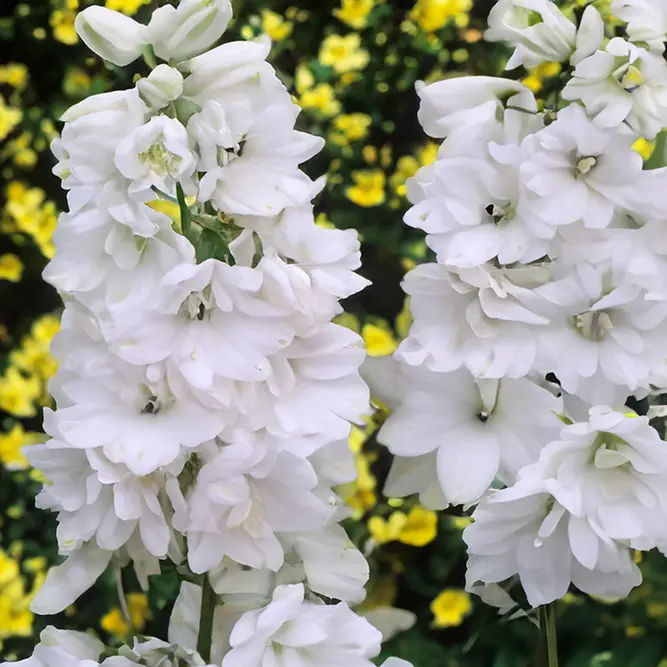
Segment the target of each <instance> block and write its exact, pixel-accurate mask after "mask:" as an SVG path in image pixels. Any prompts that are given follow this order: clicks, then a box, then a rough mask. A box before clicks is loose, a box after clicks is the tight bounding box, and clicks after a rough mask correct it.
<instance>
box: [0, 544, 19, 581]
mask: <svg viewBox="0 0 667 667" xmlns="http://www.w3.org/2000/svg"><path fill="white" fill-rule="evenodd" d="M19 572H20V569H19V564H18V562H17V561H16V560H14V559H13V558H12V557H11V556H9V555H8V554H7V553H6V552H5V551H3V550H2V549H0V587H2V586H5V585H6V584H8V583H9V582H11V581H14V579H16V578H17V577H18V576H19Z"/></svg>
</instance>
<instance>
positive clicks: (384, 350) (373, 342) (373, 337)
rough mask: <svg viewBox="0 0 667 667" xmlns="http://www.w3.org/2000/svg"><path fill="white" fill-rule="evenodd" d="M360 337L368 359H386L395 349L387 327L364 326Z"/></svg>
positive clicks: (394, 342)
mask: <svg viewBox="0 0 667 667" xmlns="http://www.w3.org/2000/svg"><path fill="white" fill-rule="evenodd" d="M361 337H362V338H363V339H364V343H365V344H366V352H367V353H368V356H369V357H386V356H388V355H390V354H391V353H392V352H393V351H394V350H395V349H396V347H397V343H396V340H395V339H394V334H393V333H392V332H391V330H390V329H389V327H381V326H377V325H376V324H364V328H363V329H362V330H361Z"/></svg>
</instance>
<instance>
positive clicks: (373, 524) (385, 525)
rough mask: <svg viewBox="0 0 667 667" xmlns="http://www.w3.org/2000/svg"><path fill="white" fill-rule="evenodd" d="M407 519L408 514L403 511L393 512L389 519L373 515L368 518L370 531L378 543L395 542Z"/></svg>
mask: <svg viewBox="0 0 667 667" xmlns="http://www.w3.org/2000/svg"><path fill="white" fill-rule="evenodd" d="M406 521H407V516H406V515H405V514H404V513H403V512H392V513H391V515H390V517H389V519H384V518H382V517H381V516H372V517H371V518H370V519H369V520H368V532H369V533H370V534H371V537H372V538H373V540H374V541H375V542H376V543H377V544H387V543H388V542H395V541H396V540H397V539H398V536H399V535H400V533H401V530H402V529H403V526H405V523H406Z"/></svg>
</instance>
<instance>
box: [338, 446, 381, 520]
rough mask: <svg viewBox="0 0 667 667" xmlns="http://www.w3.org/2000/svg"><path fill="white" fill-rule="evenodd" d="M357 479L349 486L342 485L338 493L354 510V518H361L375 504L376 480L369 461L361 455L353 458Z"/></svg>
mask: <svg viewBox="0 0 667 667" xmlns="http://www.w3.org/2000/svg"><path fill="white" fill-rule="evenodd" d="M355 463H356V466H357V478H356V480H355V481H354V482H351V483H350V484H344V485H343V486H342V487H340V489H339V491H340V493H341V496H342V497H343V499H344V500H345V502H346V503H347V505H349V506H350V507H352V508H353V509H354V510H355V513H354V516H356V517H357V518H359V517H361V516H362V515H363V514H365V513H366V512H369V511H370V510H372V509H373V508H374V507H375V505H376V504H377V496H376V494H375V488H376V486H377V480H376V479H375V476H374V475H373V473H372V472H371V469H370V461H369V460H368V458H367V457H366V456H364V454H363V453H359V454H358V455H356V456H355Z"/></svg>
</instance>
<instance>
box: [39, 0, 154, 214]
mask: <svg viewBox="0 0 667 667" xmlns="http://www.w3.org/2000/svg"><path fill="white" fill-rule="evenodd" d="M89 9H102V8H101V7H90V8H89ZM145 115H146V107H145V105H144V103H143V102H142V101H141V99H140V98H139V95H138V94H137V91H136V90H119V91H113V92H110V93H102V94H100V95H93V96H92V97H89V98H87V99H85V100H83V101H82V102H79V103H78V104H75V105H74V106H73V107H71V108H70V109H68V110H67V111H66V112H65V113H64V114H63V116H62V118H61V120H63V121H65V126H64V127H63V131H62V135H61V137H60V138H59V139H56V140H55V141H54V142H53V144H52V150H53V152H54V154H55V155H56V158H57V159H58V164H57V165H56V166H55V168H54V173H55V174H56V175H57V176H59V177H60V178H62V179H63V187H65V188H66V189H70V188H76V189H77V190H78V191H79V192H76V193H74V192H72V193H70V194H69V195H68V202H69V205H70V212H74V211H76V210H77V209H78V208H80V207H81V206H82V205H83V204H85V203H87V202H88V201H90V200H91V199H93V198H94V197H95V196H96V195H97V194H98V193H99V192H100V190H102V188H103V187H104V186H105V185H106V184H107V182H108V181H109V180H110V179H112V178H113V177H114V176H116V175H117V174H118V172H117V169H116V163H115V152H116V148H117V147H118V145H119V144H120V143H121V142H122V141H123V139H124V138H125V137H126V136H127V134H128V133H131V132H132V130H133V129H135V128H138V127H141V125H143V123H144V120H145Z"/></svg>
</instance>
